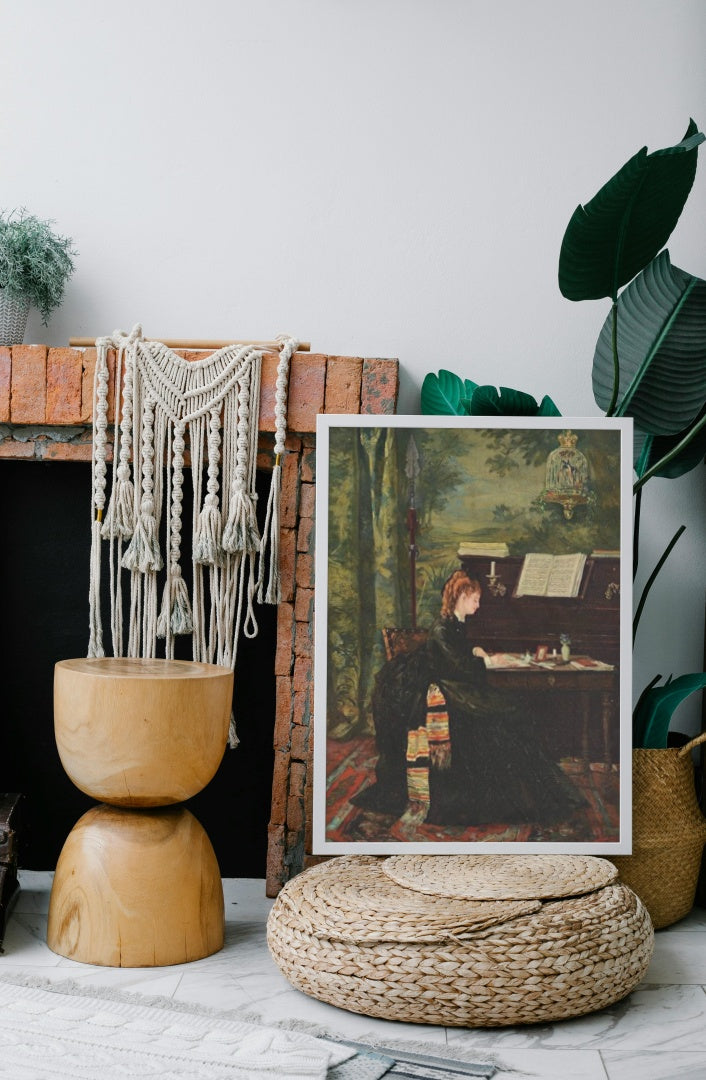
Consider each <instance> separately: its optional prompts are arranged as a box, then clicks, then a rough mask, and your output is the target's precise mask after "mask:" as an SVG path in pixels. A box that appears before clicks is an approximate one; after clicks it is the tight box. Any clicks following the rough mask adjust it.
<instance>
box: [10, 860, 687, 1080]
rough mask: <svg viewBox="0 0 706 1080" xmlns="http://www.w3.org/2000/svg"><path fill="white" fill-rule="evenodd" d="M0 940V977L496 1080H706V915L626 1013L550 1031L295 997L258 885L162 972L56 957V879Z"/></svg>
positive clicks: (25, 874)
mask: <svg viewBox="0 0 706 1080" xmlns="http://www.w3.org/2000/svg"><path fill="white" fill-rule="evenodd" d="M20 880H21V885H22V888H21V892H20V894H19V898H18V901H17V904H16V906H15V909H14V911H13V913H12V916H11V918H10V920H9V923H8V927H7V932H6V936H5V943H4V947H5V952H4V954H3V955H2V956H0V975H1V974H2V972H3V971H5V972H7V973H8V974H11V975H12V974H14V975H20V974H26V975H31V976H32V977H36V978H40V979H44V978H46V979H50V980H51V981H57V980H65V979H71V980H75V981H77V982H79V983H80V984H82V985H84V986H87V987H88V986H91V987H108V988H111V987H112V988H114V989H116V990H122V991H128V992H130V993H137V994H141V995H143V996H150V997H152V996H157V997H171V998H174V999H176V1000H179V1001H183V1002H189V1003H192V1004H195V1005H200V1006H204V1007H208V1008H216V1009H223V1010H231V1009H232V1010H237V1011H238V1012H239V1013H240V1014H241V1015H246V1016H248V1017H250V1018H253V1019H255V1018H258V1019H260V1020H261V1021H262V1022H263V1023H265V1024H268V1023H269V1024H283V1025H290V1024H294V1025H295V1026H299V1027H302V1028H304V1029H306V1028H308V1029H310V1030H311V1029H312V1028H313V1029H315V1030H319V1031H320V1030H324V1031H329V1032H331V1033H333V1034H335V1035H337V1036H338V1037H340V1038H347V1039H351V1040H354V1041H356V1040H361V1041H376V1042H378V1043H386V1042H387V1043H392V1044H393V1045H394V1044H395V1043H397V1044H400V1043H402V1044H405V1045H409V1046H411V1044H413V1043H416V1044H427V1046H428V1047H429V1048H433V1047H442V1046H445V1047H446V1048H447V1049H448V1050H453V1049H454V1048H457V1050H458V1049H460V1050H463V1051H464V1052H465V1053H469V1052H472V1053H473V1056H474V1057H475V1058H476V1059H477V1060H478V1061H485V1062H488V1063H493V1064H494V1065H495V1067H496V1069H497V1070H498V1071H497V1072H496V1077H495V1080H521V1078H524V1077H527V1078H530V1077H532V1078H534V1080H568V1077H571V1078H572V1080H672V1077H674V1078H675V1080H676V1078H677V1077H678V1078H679V1080H705V1078H706V991H705V989H704V987H705V986H706V911H704V910H702V909H695V910H694V912H692V913H691V914H690V915H689V916H687V918H686V919H683V920H682V921H681V922H679V923H677V924H676V925H675V926H674V927H670V928H667V929H665V930H661V931H658V933H657V934H656V941H655V955H654V958H653V960H652V962H651V964H650V968H649V970H648V972H647V974H646V976H645V979H644V980H643V982H642V984H641V985H640V986H639V987H638V988H637V989H636V990H635V991H634V992H633V994H631V995H630V997H628V998H627V999H625V1000H624V1001H622V1002H618V1003H617V1004H616V1005H614V1006H611V1007H610V1008H608V1009H603V1010H601V1011H600V1012H598V1013H592V1014H589V1015H588V1016H584V1017H579V1018H576V1019H573V1020H565V1021H561V1022H559V1023H556V1024H540V1025H536V1026H535V1025H533V1026H525V1027H522V1026H516V1027H508V1028H476V1029H470V1028H468V1029H466V1028H447V1029H444V1028H443V1027H427V1026H426V1025H423V1024H404V1023H399V1022H395V1021H387V1020H379V1019H376V1018H372V1017H367V1016H361V1015H359V1014H357V1013H351V1012H347V1011H346V1010H344V1009H338V1008H335V1007H334V1006H332V1005H327V1004H326V1003H324V1002H321V1001H317V1000H316V999H314V998H310V997H308V996H307V995H305V994H302V993H300V992H299V991H298V990H295V989H294V987H292V986H291V985H290V984H289V983H288V982H287V980H286V979H285V978H284V976H283V975H282V974H281V972H280V971H279V969H278V968H277V966H276V965H275V963H274V961H273V960H272V957H271V956H270V954H269V951H268V948H267V942H266V937H265V926H266V921H267V915H268V913H269V911H270V909H271V907H272V904H273V901H272V900H270V899H268V898H267V897H266V896H265V889H264V882H262V881H260V880H258V879H230V880H226V881H224V883H223V889H224V900H225V914H226V933H225V945H224V948H223V950H222V951H221V952H219V953H216V954H214V955H213V956H209V957H205V958H204V959H203V960H197V961H194V962H193V963H190V964H178V965H174V966H172V967H166V968H107V967H99V966H94V965H90V964H79V963H77V962H76V961H73V960H70V959H68V958H66V957H60V956H57V955H56V954H54V953H52V952H51V951H50V950H49V948H48V947H47V944H46V924H47V916H46V913H47V911H48V903H49V892H50V889H51V881H52V874H51V873H44V872H38V871H22V872H21V874H20Z"/></svg>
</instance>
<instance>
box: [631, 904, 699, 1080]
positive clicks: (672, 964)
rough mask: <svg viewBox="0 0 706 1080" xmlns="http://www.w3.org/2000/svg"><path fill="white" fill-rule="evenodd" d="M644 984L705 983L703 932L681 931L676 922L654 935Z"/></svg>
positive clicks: (679, 925)
mask: <svg viewBox="0 0 706 1080" xmlns="http://www.w3.org/2000/svg"><path fill="white" fill-rule="evenodd" d="M677 927H678V928H677ZM648 983H706V932H703V933H701V934H697V933H695V932H694V931H693V930H692V931H689V930H682V929H681V924H680V923H679V924H677V926H676V927H675V928H674V930H672V931H671V932H670V933H669V934H656V935H655V951H654V955H653V957H652V960H651V961H650V966H649V968H648V969H647V972H646V974H645V977H644V979H643V980H642V985H643V986H645V985H647V984H648ZM704 1075H705V1076H706V1069H704Z"/></svg>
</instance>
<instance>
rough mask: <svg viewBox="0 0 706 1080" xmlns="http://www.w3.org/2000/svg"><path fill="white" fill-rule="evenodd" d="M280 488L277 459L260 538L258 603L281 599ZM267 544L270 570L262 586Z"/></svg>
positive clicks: (276, 601)
mask: <svg viewBox="0 0 706 1080" xmlns="http://www.w3.org/2000/svg"><path fill="white" fill-rule="evenodd" d="M281 489H282V466H281V465H280V463H279V461H277V462H276V463H275V465H274V467H273V469H272V479H271V481H270V494H269V496H268V499H267V513H266V515H265V528H264V533H263V540H262V555H261V556H260V567H259V573H258V586H257V601H258V603H259V604H262V603H265V604H279V602H280V600H281V599H282V587H281V580H280V573H279V503H280V492H281ZM268 546H269V550H270V571H269V576H268V580H267V588H266V589H265V590H264V592H263V586H264V583H265V582H264V577H265V573H264V552H265V548H267V547H268Z"/></svg>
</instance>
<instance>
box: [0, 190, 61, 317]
mask: <svg viewBox="0 0 706 1080" xmlns="http://www.w3.org/2000/svg"><path fill="white" fill-rule="evenodd" d="M52 224H53V222H51V221H42V220H40V219H39V218H37V217H34V216H33V215H31V214H27V212H26V211H25V210H20V211H19V212H17V213H15V212H14V211H13V212H12V213H10V214H4V213H0V288H2V289H6V290H7V293H8V295H9V296H12V297H15V298H16V299H27V300H29V302H30V304H32V305H33V306H34V307H36V308H38V309H39V311H40V313H41V316H42V321H43V322H44V323H45V325H46V323H47V321H48V319H49V316H50V315H51V313H52V311H54V309H55V308H57V307H58V306H59V305H60V304H61V301H62V300H63V297H64V287H65V285H66V282H67V281H68V279H69V277H70V276H71V274H72V273H73V269H74V264H73V259H72V256H73V255H75V254H76V252H75V251H74V249H73V247H72V241H71V239H70V238H69V237H66V236H58V235H57V234H56V233H54V232H53V231H52V229H51V226H52Z"/></svg>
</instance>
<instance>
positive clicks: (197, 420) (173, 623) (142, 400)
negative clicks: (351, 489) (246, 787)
mask: <svg viewBox="0 0 706 1080" xmlns="http://www.w3.org/2000/svg"><path fill="white" fill-rule="evenodd" d="M278 345H279V350H280V360H279V365H278V368H277V387H276V398H275V446H274V453H275V463H274V467H273V471H272V481H271V485H270V493H269V499H268V505H267V512H266V517H265V524H264V529H263V534H262V536H261V535H260V533H259V530H258V523H257V517H256V512H255V510H256V499H257V495H256V492H255V473H256V461H257V441H258V419H259V401H260V375H261V368H262V352H261V351H260V350H259V349H257V348H255V347H254V346H251V345H244V346H243V345H240V346H238V345H228V346H226V347H225V348H221V349H218V350H217V351H216V352H214V353H212V354H211V355H210V356H206V357H204V358H203V359H200V360H195V361H190V360H184V359H182V358H181V357H180V356H179V355H178V354H177V353H176V352H174V351H173V350H172V349H170V348H168V347H167V346H166V345H164V344H162V343H161V342H157V341H151V340H150V341H148V340H146V339H145V338H144V337H143V336H142V330H141V327H140V326H136V327H135V328H134V330H133V331H132V333H130V334H129V335H128V334H124V333H123V332H121V331H116V332H115V333H114V334H113V335H112V336H111V337H104V338H99V339H98V340H97V341H96V348H97V359H96V372H95V383H94V400H93V417H94V421H93V424H94V435H93V496H92V510H91V514H92V526H91V528H92V535H91V568H90V600H89V606H90V640H89V645H88V656H104V655H105V647H104V642H103V620H102V613H101V602H100V591H101V573H102V570H101V564H102V562H103V557H104V554H105V551H104V549H107V561H108V578H109V582H110V587H109V591H110V635H111V643H112V652H113V655H114V656H134V657H143V658H146V659H151V658H153V657H156V656H157V655H164V656H165V657H166V658H168V659H173V657H174V641H175V637H176V636H177V635H178V634H189V635H191V637H192V642H193V645H192V655H193V659H194V660H197V661H201V662H204V663H213V664H223V665H225V666H226V667H234V666H235V660H236V655H237V650H238V640H239V637H240V634H241V631H242V633H243V634H244V635H245V636H246V637H254V636H255V635H256V634H257V621H256V618H255V613H254V610H253V603H254V600H255V598H257V600H258V601H259V602H265V603H274V604H276V603H278V601H279V599H280V586H279V558H278V554H279V553H278V543H279V495H280V485H281V457H282V455H283V454H284V442H285V435H286V402H287V384H288V375H289V362H290V359H291V357H292V354H293V353H294V352H295V350H296V348H297V342H296V341H295V340H294V339H292V338H289V337H287V338H279V339H278ZM109 349H115V352H116V363H115V393H114V401H115V414H114V418H113V419H114V423H115V445H114V453H113V464H112V485H111V493H110V499H109V501H108V505H107V508H106V505H105V504H106V488H107V475H108V466H107V463H106V443H107V429H108V423H109V419H110V418H109V417H108V383H109V371H108V350H109ZM187 440H188V449H189V454H190V461H191V482H192V486H193V516H192V537H193V545H192V551H191V553H190V555H189V556H188V557H189V559H190V562H191V564H192V575H191V577H192V588H191V593H189V590H188V589H187V586H186V582H185V580H184V577H183V576H182V559H183V557H184V555H183V553H182V526H183V522H182V500H183V489H184V453H185V450H186V447H187ZM204 482H205V490H204ZM163 520H164V525H163V529H162V532H163V533H165V534H166V544H165V547H164V551H162V549H161V547H160V541H159V537H160V523H162V522H163ZM162 571H163V572H162ZM125 580H127V581H128V582H129V590H126V596H127V595H128V592H129V604H128V605H127V607H128V610H124V603H125V604H127V601H126V600H125V601H124V598H123V587H122V586H123V582H124V581H125ZM158 639H163V645H162V642H161V640H158ZM230 742H231V745H236V743H237V738H236V736H235V730H234V727H233V726H232V728H231V734H230Z"/></svg>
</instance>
